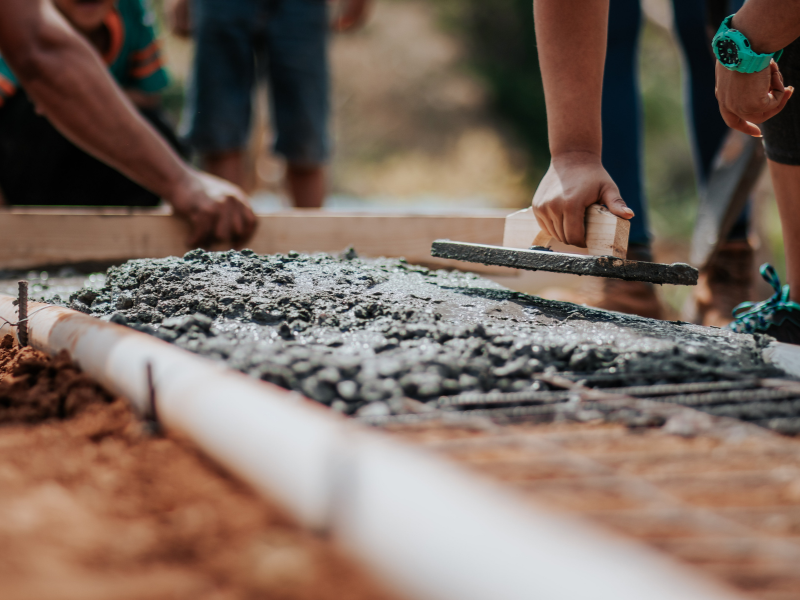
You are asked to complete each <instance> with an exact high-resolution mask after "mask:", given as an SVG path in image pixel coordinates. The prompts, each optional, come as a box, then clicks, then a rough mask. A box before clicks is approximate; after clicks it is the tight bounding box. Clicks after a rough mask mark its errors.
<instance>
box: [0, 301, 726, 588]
mask: <svg viewBox="0 0 800 600" xmlns="http://www.w3.org/2000/svg"><path fill="white" fill-rule="evenodd" d="M12 300H13V299H12V298H11V297H8V296H2V295H0V316H2V317H4V318H6V319H8V320H10V321H14V320H15V319H16V308H15V307H14V306H13V305H12ZM42 306H45V305H40V304H37V303H31V304H30V308H29V312H30V313H35V314H33V315H32V317H31V319H30V328H29V329H30V339H31V344H32V345H33V346H34V347H35V348H38V349H40V350H43V351H45V352H48V353H50V354H54V353H57V352H59V351H61V350H67V351H68V352H69V353H70V354H71V356H72V358H73V360H74V361H75V362H76V363H77V364H78V365H79V366H80V367H81V368H82V369H83V370H84V371H85V372H86V373H88V374H89V375H90V376H92V377H94V378H95V379H96V380H97V381H98V382H100V383H101V384H102V385H104V386H105V387H107V388H108V389H109V390H110V391H112V392H114V393H116V394H119V395H122V396H125V397H126V398H128V399H130V400H131V401H132V402H133V403H134V404H135V405H136V406H138V407H139V408H140V409H141V410H144V409H145V408H146V407H147V404H148V389H147V377H146V367H147V364H148V363H150V364H151V365H152V368H153V375H154V382H155V388H156V393H157V403H158V412H159V416H160V418H161V420H162V422H163V423H164V425H165V426H166V427H168V428H172V429H177V430H180V431H181V432H183V433H184V434H186V435H188V436H190V437H191V438H192V439H193V440H194V441H195V443H197V444H198V445H199V446H200V447H201V448H202V449H203V450H204V451H205V452H206V453H207V454H208V455H209V456H210V457H212V458H213V459H215V460H216V461H218V462H219V463H221V464H222V465H224V466H225V467H227V468H228V469H229V470H230V471H232V472H233V473H235V474H237V475H238V476H239V477H241V478H242V479H243V480H245V481H247V482H248V483H250V484H251V485H253V486H254V487H255V488H256V489H258V490H261V491H263V492H264V493H265V494H268V495H269V496H270V497H271V498H274V499H276V500H278V501H279V502H281V503H282V504H283V505H284V506H285V507H286V508H288V509H289V510H290V511H291V512H292V513H293V514H294V515H295V517H296V518H297V519H298V520H299V521H300V522H301V523H303V524H304V525H306V526H308V527H312V528H315V529H325V530H328V531H332V532H333V533H335V534H336V535H337V536H338V537H339V538H340V539H342V540H343V541H344V542H345V543H346V545H347V546H348V547H349V548H350V549H351V550H353V551H354V552H355V553H356V555H357V556H358V557H359V558H360V559H361V560H362V562H364V563H365V564H367V565H368V566H370V567H372V569H373V570H374V571H375V572H376V573H378V574H379V575H380V576H382V577H383V578H384V579H385V581H386V582H387V583H390V584H392V585H394V586H395V587H396V588H397V589H398V590H399V591H400V592H401V593H404V594H405V595H407V596H408V597H412V598H418V599H419V600H498V599H502V600H531V599H541V600H551V599H552V600H585V599H588V598H591V599H593V600H603V599H609V600H611V599H613V600H643V599H645V598H646V599H647V600H685V599H686V598H691V599H692V600H723V599H731V598H735V597H738V596H736V595H734V594H733V593H732V592H729V591H728V590H726V589H723V588H722V587H720V586H718V585H717V584H715V583H713V582H710V581H708V580H706V579H704V578H702V577H700V576H699V575H697V574H695V573H694V572H692V571H689V570H687V569H685V568H683V567H681V566H679V565H677V564H676V563H674V562H672V561H671V560H670V559H668V558H666V557H664V556H662V555H660V554H657V553H655V552H653V551H651V550H649V549H648V548H646V547H644V546H641V545H639V544H636V543H633V542H630V541H628V540H624V539H621V538H617V537H613V536H611V535H608V534H606V533H604V532H601V531H600V530H597V529H595V528H594V527H592V526H590V525H588V524H586V523H584V522H582V521H579V520H573V519H570V518H567V517H565V516H561V515H556V514H552V513H549V512H547V511H543V510H540V509H535V508H534V507H532V506H530V505H529V504H528V503H526V502H523V501H522V500H521V499H519V498H517V497H516V496H515V495H513V494H511V493H510V492H508V491H506V490H504V489H501V488H500V487H498V486H496V485H495V484H494V483H491V482H488V481H484V480H483V479H482V478H479V477H477V476H474V475H472V474H469V473H467V472H465V471H462V470H461V469H460V468H458V467H456V466H454V465H451V464H450V463H448V462H446V461H444V460H442V459H439V458H438V457H435V456H433V455H429V454H427V453H425V452H422V451H420V450H418V449H415V448H411V447H407V446H405V445H404V444H401V443H398V442H396V441H394V440H392V439H389V438H387V437H385V436H383V435H381V434H379V433H376V432H373V431H367V430H364V429H362V428H361V427H359V426H357V425H356V424H354V423H352V422H349V421H347V420H345V419H343V418H340V417H337V416H336V415H334V414H333V413H331V412H330V411H328V410H326V409H324V408H322V407H320V406H319V405H317V404H315V403H312V402H311V401H309V400H305V399H303V398H302V397H301V396H299V395H297V394H294V393H291V392H287V391H286V390H283V389H281V388H278V387H276V386H272V385H269V384H265V383H262V382H259V381H256V380H254V379H252V378H250V377H247V376H245V375H242V374H240V373H237V372H234V371H231V370H228V369H226V368H223V367H222V366H220V365H218V364H215V363H213V362H211V361H209V360H207V359H204V358H201V357H199V356H196V355H194V354H191V353H189V352H186V351H184V350H181V349H180V348H177V347H175V346H172V345H170V344H167V343H165V342H162V341H160V340H157V339H155V338H153V337H151V336H148V335H145V334H142V333H139V332H136V331H133V330H131V329H128V328H125V327H121V326H117V325H113V324H110V323H106V322H101V321H99V320H97V319H94V318H92V317H88V316H86V315H83V314H80V313H77V312H74V311H71V310H68V309H63V308H58V307H52V308H47V309H44V310H41V311H39V312H35V311H37V310H38V309H39V308H40V307H42ZM9 331H10V328H9V326H8V325H4V326H3V327H2V328H0V334H4V333H8V332H9Z"/></svg>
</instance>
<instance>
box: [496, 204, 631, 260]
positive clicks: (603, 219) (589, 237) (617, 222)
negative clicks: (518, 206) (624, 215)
mask: <svg viewBox="0 0 800 600" xmlns="http://www.w3.org/2000/svg"><path fill="white" fill-rule="evenodd" d="M629 232H630V222H629V221H627V220H625V219H620V218H619V217H617V216H615V215H613V214H611V213H610V212H609V211H608V209H607V208H606V207H604V206H601V205H599V204H592V205H591V206H590V207H589V208H587V209H586V248H587V251H588V254H590V255H592V256H614V257H616V258H625V257H626V254H627V251H628V234H629ZM552 242H553V238H551V237H550V236H549V235H547V233H545V232H544V231H542V229H541V227H539V223H538V221H537V220H536V217H535V216H534V215H533V209H532V208H527V209H525V210H521V211H518V212H515V213H513V214H510V215H508V216H507V217H506V223H505V229H504V232H503V246H504V247H506V248H521V249H526V250H527V249H528V248H530V247H531V246H547V247H551V246H552ZM490 245H492V244H490ZM565 246H566V245H565ZM566 248H567V249H566V251H567V252H576V251H577V250H578V249H576V248H574V247H573V246H566ZM556 250H557V251H559V252H563V251H565V250H564V249H562V248H556ZM576 253H577V252H576Z"/></svg>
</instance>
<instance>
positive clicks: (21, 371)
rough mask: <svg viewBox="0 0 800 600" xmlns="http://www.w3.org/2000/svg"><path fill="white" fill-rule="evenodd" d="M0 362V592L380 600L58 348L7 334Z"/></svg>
mask: <svg viewBox="0 0 800 600" xmlns="http://www.w3.org/2000/svg"><path fill="white" fill-rule="evenodd" d="M0 363H2V366H1V367H0V422H3V423H4V425H3V426H2V427H0V490H2V493H0V598H3V599H4V600H40V599H42V598H47V599H48V600H73V599H74V600H129V599H130V600H134V599H136V600H138V599H142V600H144V599H147V600H160V599H167V598H169V599H174V598H191V599H192V600H206V599H208V600H212V599H213V600H223V599H225V600H227V599H255V598H271V599H272V598H275V599H286V600H295V599H296V600H306V599H307V600H311V599H314V600H318V599H322V600H324V599H330V600H341V599H348V600H361V599H363V600H366V599H370V600H373V599H381V598H387V599H388V598H389V595H388V594H386V593H384V592H382V591H381V590H380V589H379V588H378V586H377V585H376V584H374V583H373V582H372V581H371V580H370V579H369V578H368V577H366V576H365V575H364V574H363V573H361V572H360V571H359V569H357V568H356V567H354V566H353V564H352V563H351V562H350V561H348V560H347V559H346V558H345V557H343V556H341V555H340V554H339V553H338V552H337V550H336V549H335V548H334V547H333V546H332V545H331V544H330V543H329V542H327V541H325V540H322V539H319V538H316V537H314V536H312V535H310V534H308V533H306V532H303V531H302V530H300V529H299V528H298V527H297V526H295V525H294V524H293V523H292V522H291V520H290V519H288V518H287V517H286V516H285V515H284V514H283V513H282V512H281V511H280V510H278V509H277V508H275V507H274V506H273V505H271V504H270V503H269V502H265V501H264V500H262V499H261V498H259V497H257V496H256V495H255V494H254V493H253V492H251V491H250V490H249V489H248V488H246V487H244V486H243V485H242V484H240V483H238V482H237V481H235V480H234V479H232V478H230V477H228V476H227V475H226V474H225V473H223V472H221V471H220V470H219V469H217V468H216V467H215V466H214V465H213V464H210V463H209V462H208V461H207V460H206V459H205V458H204V457H203V456H202V455H200V454H199V453H198V452H196V451H195V450H194V449H193V448H192V447H191V445H189V444H187V443H183V442H181V441H179V440H175V439H168V438H156V437H152V436H150V435H148V434H147V433H145V431H144V429H143V427H142V425H141V423H140V422H139V421H138V420H137V419H136V418H135V416H134V415H133V414H132V412H131V410H130V409H129V407H128V405H127V403H126V402H124V401H123V400H120V399H116V400H112V399H111V398H110V397H109V395H108V394H107V393H105V392H104V391H103V390H102V389H100V388H99V387H98V386H96V385H95V384H93V383H92V382H91V381H90V380H88V379H87V378H86V377H85V376H84V375H81V374H80V373H79V372H78V371H77V370H76V369H75V368H74V367H73V366H72V365H70V364H69V362H68V361H67V360H66V358H65V357H64V356H60V357H58V358H57V359H50V358H48V357H46V356H44V355H43V354H41V353H39V352H36V351H34V350H31V349H23V350H19V349H17V348H15V347H14V346H11V345H10V344H9V341H8V338H7V339H6V340H5V341H3V344H2V348H0ZM26 403H27V404H30V406H27V405H26ZM59 416H63V417H65V418H64V419H63V420H58V419H56V418H54V417H59ZM37 420H38V421H41V422H40V423H39V424H37V425H32V424H31V423H32V422H34V421H37Z"/></svg>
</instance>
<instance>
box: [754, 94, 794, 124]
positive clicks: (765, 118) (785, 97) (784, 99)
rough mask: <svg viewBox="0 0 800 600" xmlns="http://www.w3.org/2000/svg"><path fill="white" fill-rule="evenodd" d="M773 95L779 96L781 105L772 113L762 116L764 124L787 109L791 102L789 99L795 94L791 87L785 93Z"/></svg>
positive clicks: (761, 120)
mask: <svg viewBox="0 0 800 600" xmlns="http://www.w3.org/2000/svg"><path fill="white" fill-rule="evenodd" d="M773 93H774V94H776V95H778V96H779V103H778V105H777V106H776V107H775V108H773V109H772V110H771V111H769V112H766V113H764V114H763V115H761V119H760V122H761V123H763V122H764V121H768V120H769V119H771V118H772V117H774V116H775V115H777V114H778V113H779V112H781V111H782V110H783V109H784V108H785V107H786V103H787V102H788V101H789V98H791V97H792V94H793V93H794V88H793V87H791V86H789V87H788V88H786V89H785V90H784V91H783V92H773Z"/></svg>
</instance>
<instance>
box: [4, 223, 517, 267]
mask: <svg viewBox="0 0 800 600" xmlns="http://www.w3.org/2000/svg"><path fill="white" fill-rule="evenodd" d="M258 220H259V223H258V229H257V231H256V233H255V236H254V237H253V239H252V240H251V241H250V242H249V243H248V244H247V247H249V248H252V249H253V250H255V251H256V252H258V253H259V254H272V253H276V252H289V251H290V250H296V251H298V252H340V251H341V250H343V249H344V248H346V247H347V246H351V245H352V246H353V247H354V248H355V249H356V251H357V252H358V253H359V254H361V255H362V256H373V257H376V256H389V257H400V256H403V257H405V258H406V259H407V260H408V261H409V262H411V263H415V264H425V265H428V266H431V267H436V268H459V269H464V264H463V263H459V262H457V261H450V260H442V259H436V258H432V257H431V255H430V251H431V243H432V242H433V241H434V240H436V239H442V238H447V239H452V240H458V241H464V242H474V243H483V244H501V243H502V239H503V225H504V220H505V213H498V214H497V215H488V216H484V215H474V216H470V215H467V216H460V215H404V214H398V215H387V214H369V213H367V214H365V213H358V214H351V213H333V212H324V211H317V210H293V211H286V212H278V213H271V214H267V215H259V217H258ZM187 231H188V229H187V226H186V225H185V224H184V223H183V222H182V221H180V220H179V219H177V218H175V217H172V216H170V215H168V214H163V213H162V214H159V213H154V212H145V211H138V212H133V213H131V212H127V211H125V210H96V211H90V210H83V209H75V210H67V209H58V210H56V209H25V210H23V209H10V210H3V211H0V268H4V269H30V268H36V267H43V266H47V265H63V264H68V263H78V262H117V261H119V262H121V261H125V260H128V259H131V258H163V257H166V256H182V255H183V254H184V253H185V252H186V251H187V250H189V248H188V247H187V246H186V245H185V239H186V236H187ZM214 249H217V250H221V249H224V248H214ZM474 266H475V267H477V268H476V269H473V268H472V267H473V265H470V267H469V269H470V270H475V271H479V272H481V273H487V274H496V275H513V274H514V273H515V270H513V269H506V268H501V267H481V266H480V265H474Z"/></svg>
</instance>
